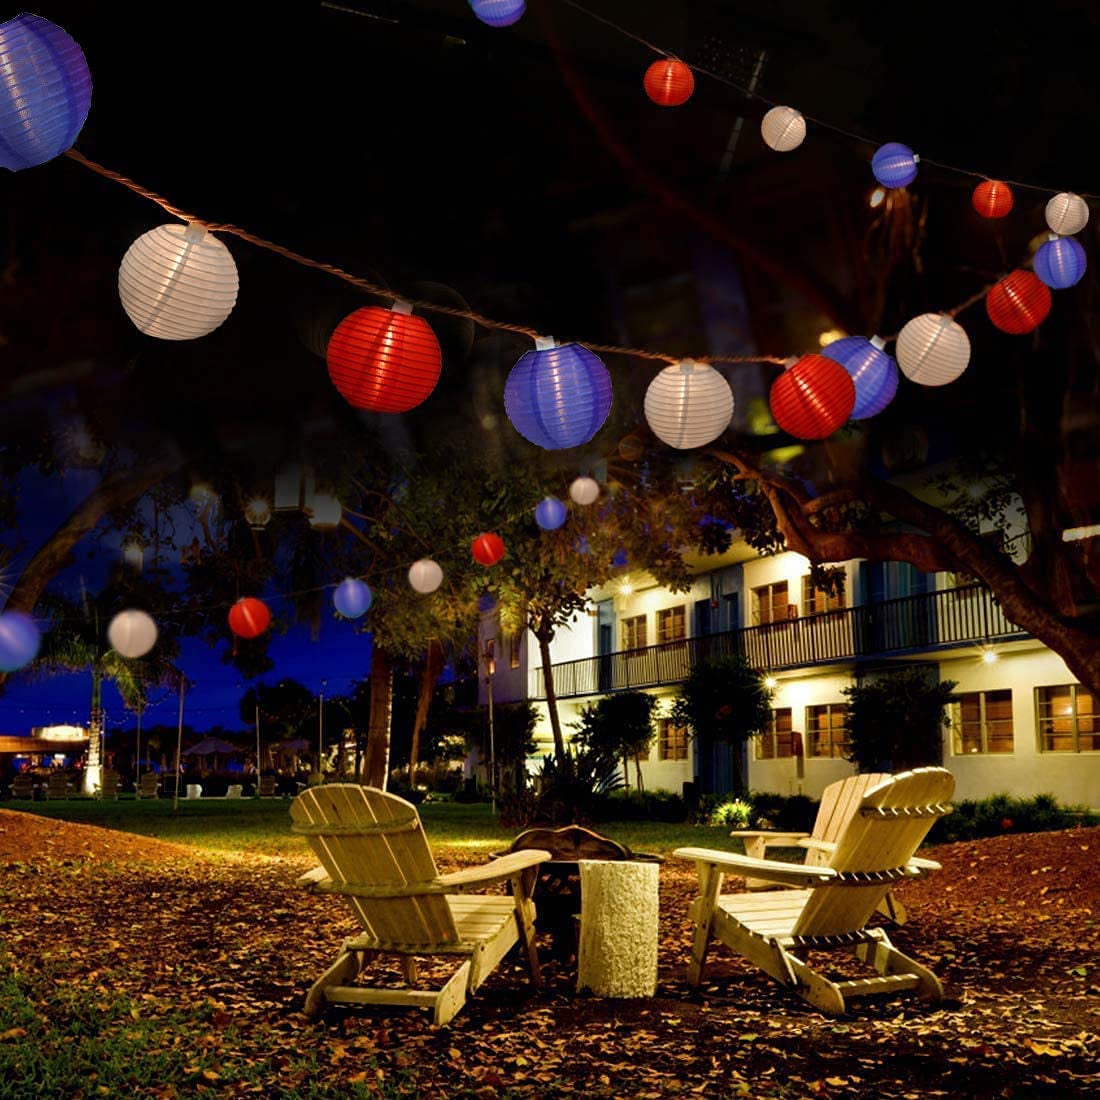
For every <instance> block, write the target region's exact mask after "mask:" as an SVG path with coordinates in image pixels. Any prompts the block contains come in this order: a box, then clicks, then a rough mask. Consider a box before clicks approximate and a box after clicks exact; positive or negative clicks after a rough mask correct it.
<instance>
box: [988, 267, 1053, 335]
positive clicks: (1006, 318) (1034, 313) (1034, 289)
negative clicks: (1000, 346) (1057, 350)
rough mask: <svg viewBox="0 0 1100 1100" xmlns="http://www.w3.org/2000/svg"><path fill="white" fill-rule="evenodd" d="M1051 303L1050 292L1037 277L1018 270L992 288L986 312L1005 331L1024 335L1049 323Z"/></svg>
mask: <svg viewBox="0 0 1100 1100" xmlns="http://www.w3.org/2000/svg"><path fill="white" fill-rule="evenodd" d="M1050 301H1051V299H1050V290H1049V289H1048V288H1047V287H1045V286H1044V285H1043V284H1042V282H1040V280H1039V279H1037V278H1036V276H1035V274H1034V273H1033V272H1031V271H1024V270H1023V269H1018V270H1016V271H1013V272H1012V274H1011V275H1006V276H1005V277H1004V278H1003V279H1001V280H1000V282H998V283H995V284H994V285H993V286H992V287H991V288H990V291H989V293H988V294H987V295H986V296H985V311H986V313H988V314H989V319H990V320H991V321H992V322H993V323H994V324H995V325H996V326H997V328H999V329H1000V330H1001V331H1002V332H1007V333H1009V334H1010V335H1013V336H1021V335H1023V334H1024V333H1025V332H1031V331H1032V330H1034V329H1037V328H1038V327H1039V326H1040V325H1041V324H1042V323H1043V322H1044V321H1045V320H1046V318H1047V314H1048V313H1050Z"/></svg>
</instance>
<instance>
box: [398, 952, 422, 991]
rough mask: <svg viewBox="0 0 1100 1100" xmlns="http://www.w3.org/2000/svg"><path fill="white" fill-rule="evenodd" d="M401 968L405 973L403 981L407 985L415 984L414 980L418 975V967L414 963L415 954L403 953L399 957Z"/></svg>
mask: <svg viewBox="0 0 1100 1100" xmlns="http://www.w3.org/2000/svg"><path fill="white" fill-rule="evenodd" d="M401 969H402V971H404V974H405V981H406V982H407V983H408V984H409V985H416V980H417V978H418V977H419V976H420V969H419V967H418V966H417V965H416V956H415V955H403V956H402V958H401Z"/></svg>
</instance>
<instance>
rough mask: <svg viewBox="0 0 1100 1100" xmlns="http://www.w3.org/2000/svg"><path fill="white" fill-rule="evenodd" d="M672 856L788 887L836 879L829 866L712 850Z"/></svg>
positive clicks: (686, 851)
mask: <svg viewBox="0 0 1100 1100" xmlns="http://www.w3.org/2000/svg"><path fill="white" fill-rule="evenodd" d="M672 854H673V856H674V857H675V858H677V859H690V860H693V861H694V862H696V863H709V864H710V865H711V866H713V867H717V868H719V869H720V870H722V871H730V872H733V873H734V874H738V875H746V876H749V877H752V878H761V879H766V880H767V881H768V882H777V883H780V884H781V885H789V886H817V885H820V884H821V883H823V882H828V881H829V879H831V878H835V877H836V871H834V870H833V869H832V868H831V867H806V866H804V865H803V864H801V863H782V862H780V861H779V860H775V859H755V858H753V857H752V856H740V855H736V854H735V853H733V852H719V851H717V850H715V849H714V848H677V849H676V851H674V852H673V853H672Z"/></svg>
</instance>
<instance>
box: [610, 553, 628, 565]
mask: <svg viewBox="0 0 1100 1100" xmlns="http://www.w3.org/2000/svg"><path fill="white" fill-rule="evenodd" d="M626 563H627V556H626V551H625V550H616V551H615V553H614V554H612V555H611V564H612V565H626Z"/></svg>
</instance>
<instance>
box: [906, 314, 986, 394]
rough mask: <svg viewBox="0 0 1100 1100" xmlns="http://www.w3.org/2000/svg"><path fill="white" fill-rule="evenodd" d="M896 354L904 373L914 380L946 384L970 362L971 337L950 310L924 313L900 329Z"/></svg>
mask: <svg viewBox="0 0 1100 1100" xmlns="http://www.w3.org/2000/svg"><path fill="white" fill-rule="evenodd" d="M894 356H895V358H896V359H897V361H898V366H899V367H900V368H901V372H902V374H904V375H905V377H906V378H908V379H910V380H911V381H913V382H918V383H920V385H922V386H946V385H947V383H948V382H954V381H955V379H956V378H958V377H959V375H960V374H962V372H963V371H964V370H966V367H967V364H968V363H969V362H970V337H969V336H967V335H966V330H965V329H964V328H963V327H962V325H960V324H958V322H956V321H954V320H952V319H951V318H950V317H948V316H947V314H946V313H922V314H921V315H920V316H919V317H914V318H913V319H912V320H911V321H909V322H907V323H906V325H905V327H904V328H903V329H902V330H901V332H900V333H898V342H897V344H896V345H895V347H894Z"/></svg>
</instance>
